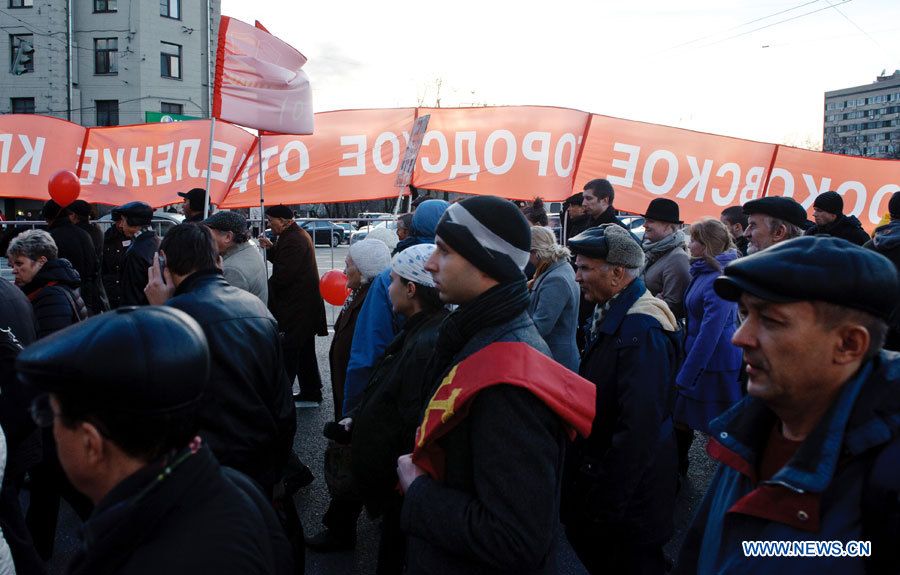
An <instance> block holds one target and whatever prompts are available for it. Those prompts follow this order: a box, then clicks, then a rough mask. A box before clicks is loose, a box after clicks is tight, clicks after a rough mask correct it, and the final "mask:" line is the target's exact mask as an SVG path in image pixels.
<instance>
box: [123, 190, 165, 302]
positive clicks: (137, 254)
mask: <svg viewBox="0 0 900 575" xmlns="http://www.w3.org/2000/svg"><path fill="white" fill-rule="evenodd" d="M116 210H117V211H118V213H119V214H121V217H120V218H119V219H118V220H117V221H116V225H117V226H118V227H119V230H120V231H121V232H122V234H123V235H124V236H125V237H126V238H127V239H126V240H125V242H128V250H127V251H126V252H125V259H124V261H123V262H122V269H121V270H120V274H119V287H120V289H121V299H120V300H119V305H121V306H126V305H147V296H145V295H144V288H145V287H147V279H148V276H147V270H148V269H149V268H150V266H151V265H152V264H153V256H154V254H156V250H158V249H159V236H157V235H156V232H155V231H154V230H153V228H152V227H151V225H150V224H151V222H152V220H153V208H151V207H150V206H149V205H147V204H145V203H144V202H129V203H127V204H125V205H123V206H119V207H118V208H116ZM123 245H124V242H123Z"/></svg>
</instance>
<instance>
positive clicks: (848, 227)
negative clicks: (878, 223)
mask: <svg viewBox="0 0 900 575" xmlns="http://www.w3.org/2000/svg"><path fill="white" fill-rule="evenodd" d="M803 235H805V236H824V235H828V236H834V237H836V238H841V239H843V240H847V241H848V242H851V243H854V244H856V245H858V246H861V245H863V244H864V243H866V242H867V241H869V234H867V233H866V230H864V229H863V227H862V224H861V223H860V222H859V220H858V219H856V216H845V215H844V214H841V215H839V216H838V218H837V219H836V220H834V221H833V222H831V223H830V224H827V225H824V226H819V225H815V226H813V227H811V228H809V229H808V230H806V232H805V233H804V234H803Z"/></svg>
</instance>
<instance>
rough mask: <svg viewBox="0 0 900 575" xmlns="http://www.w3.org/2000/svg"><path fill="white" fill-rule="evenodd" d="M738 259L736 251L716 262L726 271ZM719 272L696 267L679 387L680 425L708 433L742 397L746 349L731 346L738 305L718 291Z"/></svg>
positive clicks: (687, 297)
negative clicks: (742, 368)
mask: <svg viewBox="0 0 900 575" xmlns="http://www.w3.org/2000/svg"><path fill="white" fill-rule="evenodd" d="M737 257H738V255H737V251H735V250H731V251H728V252H725V253H723V254H719V255H718V256H716V260H717V261H718V262H719V265H720V266H721V267H722V269H724V268H725V266H726V265H728V264H729V263H730V262H732V261H734V260H736V259H737ZM721 273H722V272H721V271H720V270H719V269H715V268H713V267H712V266H710V265H709V264H708V263H707V262H706V260H704V259H695V260H693V261H692V262H691V283H690V285H689V286H688V289H687V292H686V293H685V294H684V308H685V313H686V315H687V327H686V329H685V332H686V335H685V342H684V353H685V357H684V364H683V365H682V366H681V370H680V371H679V372H678V377H677V378H676V379H675V383H676V384H677V386H678V397H677V399H676V401H675V421H677V422H679V423H683V424H685V425H687V426H688V427H690V428H691V429H696V430H699V431H702V432H703V433H707V434H708V433H709V422H710V421H712V420H713V419H715V418H717V417H718V416H720V415H722V414H723V413H724V412H725V411H727V410H728V408H730V407H731V406H732V405H734V404H735V403H737V402H738V401H739V400H740V399H741V398H742V397H743V395H742V393H741V387H742V385H741V382H740V381H739V378H740V375H741V373H740V372H741V358H742V355H743V353H742V352H741V349H740V348H739V347H737V346H735V345H734V344H733V343H731V337H732V336H733V335H734V332H735V330H736V329H737V304H736V303H734V302H730V301H725V300H723V299H722V298H720V297H719V296H718V295H717V294H716V292H715V291H713V281H714V280H715V279H716V278H717V277H719V276H720V275H721Z"/></svg>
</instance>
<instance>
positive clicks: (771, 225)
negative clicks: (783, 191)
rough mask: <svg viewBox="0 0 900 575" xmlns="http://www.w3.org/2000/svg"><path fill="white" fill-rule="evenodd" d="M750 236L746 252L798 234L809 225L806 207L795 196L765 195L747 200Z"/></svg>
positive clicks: (746, 233)
mask: <svg viewBox="0 0 900 575" xmlns="http://www.w3.org/2000/svg"><path fill="white" fill-rule="evenodd" d="M744 214H746V216H747V229H746V230H745V231H744V235H745V236H746V237H747V239H749V240H750V245H749V246H747V253H748V254H753V253H756V252H759V251H762V250H764V249H766V248H769V247H772V246H774V245H775V244H777V243H779V242H783V241H786V240H790V239H793V238H798V237H800V236H802V235H803V229H804V228H805V227H806V210H804V209H803V206H801V205H800V204H798V203H797V202H796V201H795V200H794V199H793V198H786V197H783V196H766V197H764V198H759V199H758V200H750V201H749V202H747V203H746V204H744Z"/></svg>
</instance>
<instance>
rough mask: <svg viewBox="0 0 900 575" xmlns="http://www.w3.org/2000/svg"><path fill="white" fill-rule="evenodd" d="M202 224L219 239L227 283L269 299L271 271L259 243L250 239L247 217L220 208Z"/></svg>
mask: <svg viewBox="0 0 900 575" xmlns="http://www.w3.org/2000/svg"><path fill="white" fill-rule="evenodd" d="M203 224H204V225H206V227H208V228H209V229H210V231H211V232H212V235H213V239H214V240H215V241H216V249H217V250H218V251H219V255H220V256H222V272H223V273H224V274H225V279H226V280H228V283H230V284H231V285H233V286H234V287H236V288H241V289H242V290H244V291H248V292H250V293H252V294H253V295H255V296H256V297H258V298H259V299H261V300H262V302H263V303H269V284H268V281H269V272H268V270H266V262H265V261H264V260H263V258H262V254H260V252H259V249H257V247H256V244H254V243H253V242H251V241H250V233H249V231H248V230H247V219H246V218H245V217H244V216H242V215H241V214H239V213H237V212H228V211H221V212H216V213H215V214H213V215H211V216H209V217H208V218H206V219H205V220H204V221H203Z"/></svg>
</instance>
